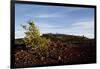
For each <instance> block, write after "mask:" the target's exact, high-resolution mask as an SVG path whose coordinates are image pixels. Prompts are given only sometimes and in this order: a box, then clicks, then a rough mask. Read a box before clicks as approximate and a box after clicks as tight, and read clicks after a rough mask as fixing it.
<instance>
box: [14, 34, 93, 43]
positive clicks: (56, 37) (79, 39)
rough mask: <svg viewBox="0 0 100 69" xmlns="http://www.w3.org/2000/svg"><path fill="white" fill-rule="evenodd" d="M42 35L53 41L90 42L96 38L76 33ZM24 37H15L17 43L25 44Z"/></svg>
mask: <svg viewBox="0 0 100 69" xmlns="http://www.w3.org/2000/svg"><path fill="white" fill-rule="evenodd" d="M41 37H45V38H47V39H50V40H51V41H54V42H55V41H57V40H59V41H61V42H71V43H83V42H85V43H87V42H88V43H89V42H91V41H92V42H93V41H94V39H89V38H87V37H84V36H76V35H66V34H52V33H48V34H43V35H41ZM22 39H23V38H19V39H15V44H20V45H21V44H23V41H22Z"/></svg>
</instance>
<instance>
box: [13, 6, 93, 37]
mask: <svg viewBox="0 0 100 69" xmlns="http://www.w3.org/2000/svg"><path fill="white" fill-rule="evenodd" d="M29 20H32V21H34V23H35V25H36V26H37V28H38V29H39V30H40V33H41V34H43V33H60V34H70V35H80V36H82V35H84V36H86V37H88V38H94V8H80V7H60V6H46V5H29V4H16V5H15V38H22V37H24V36H25V34H24V32H25V30H24V29H23V28H22V26H21V25H26V24H27V22H28V21H29Z"/></svg>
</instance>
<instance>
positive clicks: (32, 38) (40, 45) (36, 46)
mask: <svg viewBox="0 0 100 69" xmlns="http://www.w3.org/2000/svg"><path fill="white" fill-rule="evenodd" d="M23 28H24V29H25V30H26V32H25V37H24V39H23V41H24V43H25V45H26V46H27V47H30V48H31V50H32V51H33V54H36V55H37V56H38V57H41V56H44V55H46V53H47V50H48V46H49V44H48V43H49V40H47V39H46V38H42V37H40V32H39V30H38V29H37V27H36V26H35V24H34V22H33V21H30V22H28V25H27V26H26V25H23Z"/></svg>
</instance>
